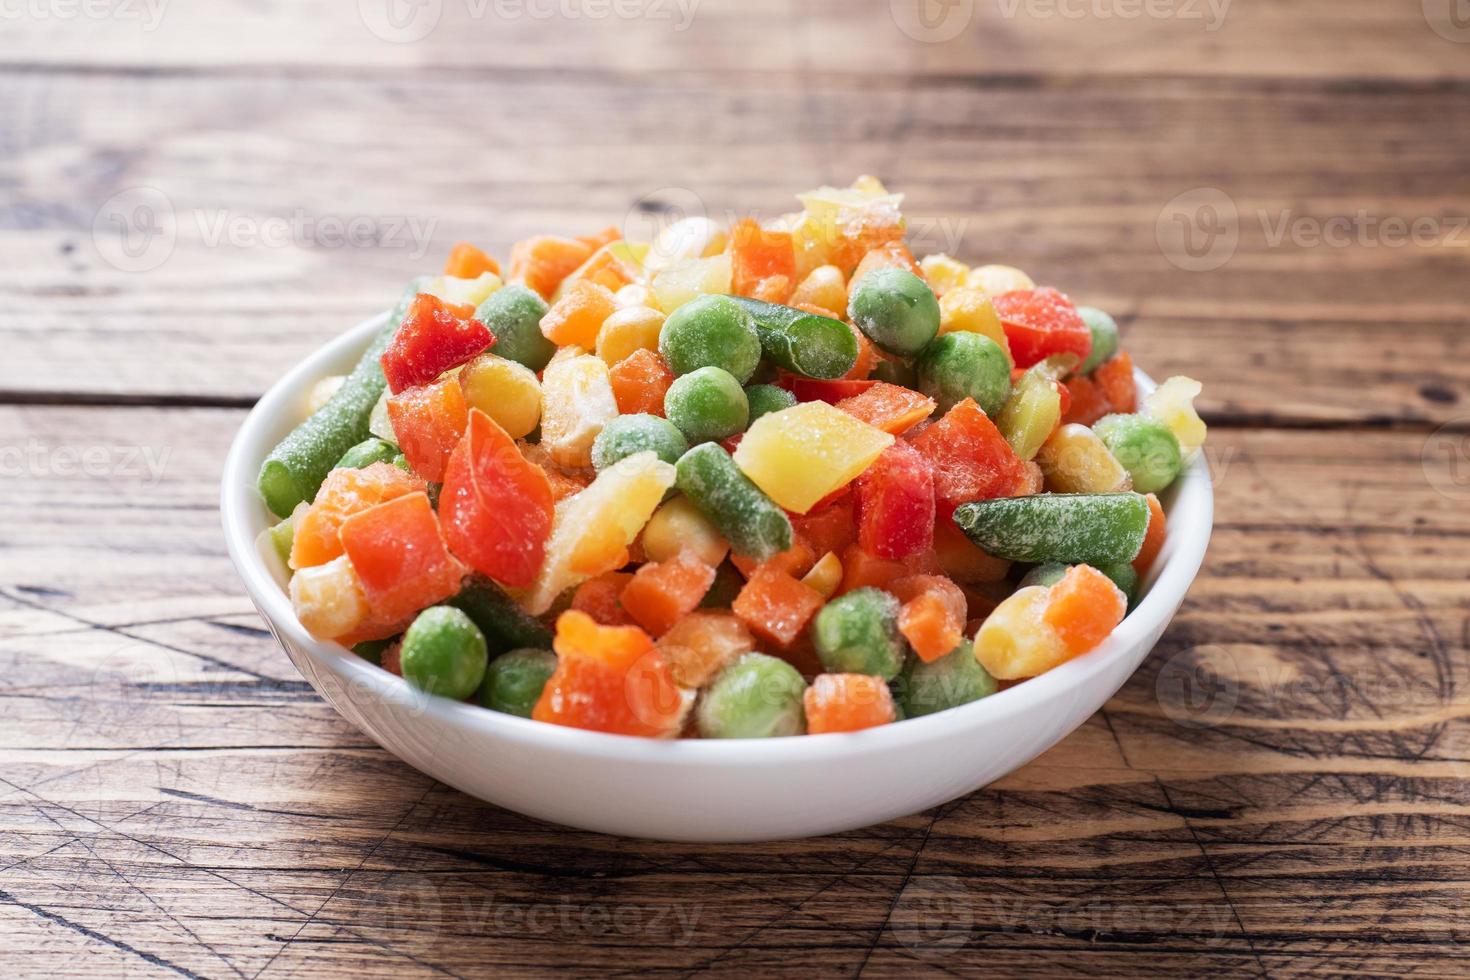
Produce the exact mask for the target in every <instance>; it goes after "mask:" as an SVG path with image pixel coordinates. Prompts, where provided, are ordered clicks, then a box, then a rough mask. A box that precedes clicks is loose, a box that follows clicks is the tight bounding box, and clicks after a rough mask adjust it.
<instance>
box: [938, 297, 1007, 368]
mask: <svg viewBox="0 0 1470 980" xmlns="http://www.w3.org/2000/svg"><path fill="white" fill-rule="evenodd" d="M955 330H966V331H969V332H970V333H978V334H984V335H985V336H986V337H989V338H990V339H991V340H993V341H995V342H996V343H997V344H999V345H1000V349H1001V350H1003V351H1005V352H1006V360H1007V361H1009V362H1010V364H1011V366H1012V367H1015V364H1016V361H1015V358H1013V357H1011V344H1010V341H1008V340H1006V332H1005V330H1004V328H1002V327H1001V325H1000V314H999V313H997V312H995V305H994V304H992V303H991V302H990V297H989V296H986V295H985V293H984V292H982V291H981V290H978V289H974V288H972V287H969V286H960V287H958V288H956V289H951V290H950V291H949V292H947V293H945V294H944V295H943V296H941V297H939V332H940V333H942V334H945V333H950V332H952V331H955Z"/></svg>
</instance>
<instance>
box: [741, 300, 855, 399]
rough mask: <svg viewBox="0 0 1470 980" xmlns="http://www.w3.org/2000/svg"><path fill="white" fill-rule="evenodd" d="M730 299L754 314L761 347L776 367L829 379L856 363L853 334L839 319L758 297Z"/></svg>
mask: <svg viewBox="0 0 1470 980" xmlns="http://www.w3.org/2000/svg"><path fill="white" fill-rule="evenodd" d="M731 299H733V300H735V302H737V303H739V304H740V305H741V306H743V307H745V308H746V309H747V310H749V311H750V312H751V315H753V316H754V317H755V329H756V333H757V334H759V335H760V340H761V350H762V351H763V352H764V353H765V355H766V359H767V360H769V361H771V362H772V363H773V364H775V365H777V366H778V367H783V368H785V369H786V370H788V371H791V372H793V373H795V374H800V375H805V376H806V377H808V378H824V379H828V380H830V379H832V378H840V377H842V376H843V375H844V374H846V373H847V372H849V371H851V370H852V369H853V365H855V364H857V359H858V342H857V337H856V336H854V335H853V332H852V328H851V327H849V326H848V325H847V324H845V323H843V322H842V321H841V320H834V319H832V318H831V317H830V316H821V315H820V314H817V313H808V312H806V311H805V310H798V309H796V308H795V307H791V306H781V305H780V304H778V303H765V302H762V301H761V300H758V299H746V298H745V297H742V296H732V297H731Z"/></svg>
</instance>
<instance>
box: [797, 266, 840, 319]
mask: <svg viewBox="0 0 1470 980" xmlns="http://www.w3.org/2000/svg"><path fill="white" fill-rule="evenodd" d="M802 304H806V305H809V306H819V307H821V308H822V309H824V310H828V311H830V312H831V313H832V315H833V316H835V317H837V318H838V319H842V318H843V317H844V316H846V315H847V278H846V277H845V276H843V274H842V270H841V269H839V268H837V266H835V265H820V266H817V267H816V268H815V269H813V270H812V271H811V272H810V273H808V274H807V277H806V278H805V279H803V280H802V281H801V282H800V283H799V284H798V285H797V287H796V290H795V291H794V292H792V294H791V298H790V299H789V300H787V305H788V306H800V305H802Z"/></svg>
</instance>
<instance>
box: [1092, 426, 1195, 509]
mask: <svg viewBox="0 0 1470 980" xmlns="http://www.w3.org/2000/svg"><path fill="white" fill-rule="evenodd" d="M1092 431H1093V432H1095V433H1097V437H1098V438H1099V439H1101V440H1102V441H1103V445H1104V446H1107V447H1108V452H1110V453H1112V454H1113V458H1114V459H1116V460H1117V461H1118V462H1119V463H1120V464H1121V465H1122V467H1123V468H1124V469H1125V470H1127V471H1128V475H1129V476H1131V477H1132V478H1133V489H1134V490H1137V491H1138V492H1139V493H1158V492H1159V491H1160V490H1163V489H1164V488H1165V487H1167V486H1168V485H1169V484H1171V483H1173V482H1174V481H1175V480H1176V479H1177V478H1178V476H1179V471H1180V470H1181V469H1183V468H1184V454H1183V453H1182V452H1181V451H1180V449H1179V440H1178V439H1177V438H1176V437H1175V435H1174V433H1173V432H1172V431H1170V429H1169V427H1168V426H1167V425H1165V424H1164V423H1162V422H1160V421H1159V420H1158V419H1156V418H1153V417H1152V416H1148V415H1106V416H1104V417H1102V418H1100V419H1098V420H1097V422H1096V423H1094V424H1093V426H1092Z"/></svg>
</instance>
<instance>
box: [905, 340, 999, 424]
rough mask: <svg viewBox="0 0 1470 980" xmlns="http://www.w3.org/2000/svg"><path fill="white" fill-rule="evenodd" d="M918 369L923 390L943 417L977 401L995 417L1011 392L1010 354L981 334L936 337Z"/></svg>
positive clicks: (920, 360)
mask: <svg viewBox="0 0 1470 980" xmlns="http://www.w3.org/2000/svg"><path fill="white" fill-rule="evenodd" d="M914 367H915V369H916V370H917V371H918V373H919V390H920V391H922V392H923V393H924V394H926V395H928V396H929V397H930V398H933V399H934V400H935V401H937V402H938V403H939V414H941V415H942V414H944V413H945V412H947V411H949V410H950V409H951V408H953V407H954V406H955V405H957V404H959V403H960V402H962V401H964V400H965V399H966V398H973V399H975V402H976V404H978V405H979V406H980V409H981V411H983V412H984V413H985V414H986V415H989V416H990V417H991V418H995V417H996V416H997V415H998V414H1000V410H1001V409H1002V408H1004V407H1005V403H1006V399H1007V398H1008V397H1009V396H1010V393H1011V365H1010V362H1009V361H1007V360H1006V353H1005V351H1003V350H1001V349H1000V345H999V344H997V343H996V342H995V341H993V340H991V339H990V338H989V337H987V336H985V335H984V334H981V333H973V332H971V331H968V330H955V331H952V332H950V333H947V334H945V335H944V336H942V337H936V338H935V339H934V342H933V343H931V344H930V345H929V346H928V347H925V348H924V352H923V353H922V354H920V355H919V359H918V360H917V361H916V362H915V364H914Z"/></svg>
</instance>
